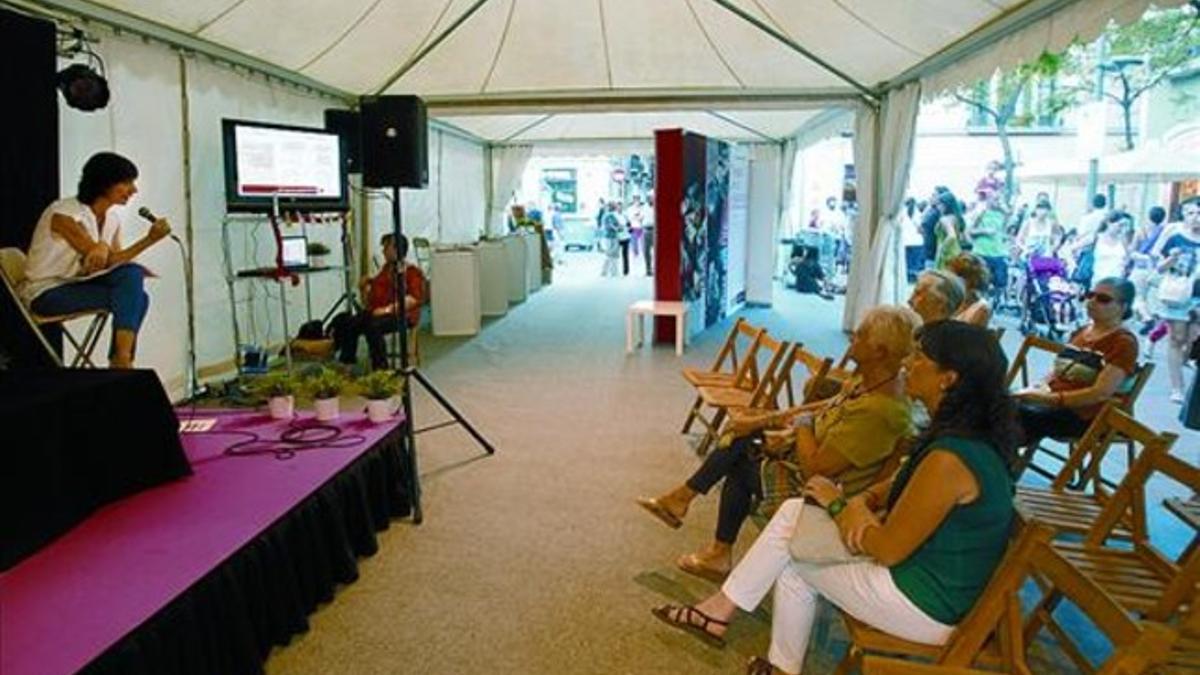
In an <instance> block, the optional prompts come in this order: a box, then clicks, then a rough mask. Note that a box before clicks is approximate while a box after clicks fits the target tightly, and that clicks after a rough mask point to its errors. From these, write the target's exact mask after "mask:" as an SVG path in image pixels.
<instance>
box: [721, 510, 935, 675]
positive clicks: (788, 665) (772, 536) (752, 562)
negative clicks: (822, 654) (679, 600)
mask: <svg viewBox="0 0 1200 675" xmlns="http://www.w3.org/2000/svg"><path fill="white" fill-rule="evenodd" d="M803 508H804V500H803V499H789V500H787V501H786V502H784V503H783V505H782V506H780V507H779V510H778V511H776V512H775V516H774V517H773V518H771V522H770V523H768V524H767V527H766V528H765V529H764V530H763V531H762V533H761V534H759V535H758V539H756V540H755V542H754V545H753V546H751V547H750V550H749V551H748V552H747V553H746V556H745V557H744V558H742V559H741V561H739V562H738V564H737V566H736V567H734V568H733V572H732V573H730V575H729V578H728V579H726V580H725V585H724V586H722V587H721V591H722V592H723V593H724V594H725V596H726V597H728V598H729V599H730V600H732V601H733V603H734V604H735V605H737V606H738V607H741V608H742V609H744V610H746V611H747V612H752V611H754V609H755V608H756V607H758V605H759V603H760V602H762V600H763V598H765V597H766V596H767V591H769V590H771V586H772V585H773V586H774V587H775V606H774V615H773V617H772V619H771V650H770V652H768V654H767V658H768V659H769V660H770V661H771V664H772V665H774V666H775V667H777V668H779V669H781V670H783V671H785V672H788V673H799V672H800V668H801V666H803V665H804V654H805V652H806V651H807V650H808V639H809V635H810V634H811V633H812V626H813V621H814V620H815V618H816V615H817V598H818V597H819V596H825V597H826V598H827V599H828V600H829V601H830V602H832V603H833V604H835V605H837V606H838V607H840V608H841V609H843V610H845V611H846V612H847V613H848V614H850V615H851V616H853V617H854V618H856V619H858V620H859V621H862V622H864V623H866V624H868V625H870V626H873V627H875V628H878V629H879V630H882V631H886V632H887V633H890V634H891V635H895V636H896V637H899V638H903V639H905V640H909V641H911V642H920V643H922V644H930V645H940V644H945V642H946V640H947V639H948V638H949V637H950V633H951V632H953V630H954V626H947V625H946V624H943V623H941V622H938V621H934V620H933V619H931V618H930V617H929V616H928V615H926V614H925V613H924V612H922V611H921V610H920V609H919V608H917V606H916V605H914V604H913V603H912V601H911V600H909V599H908V598H907V597H906V596H905V595H904V594H903V593H901V592H900V589H899V588H897V587H896V584H895V582H894V581H892V575H891V572H889V571H888V568H886V567H884V566H883V565H880V564H878V563H876V562H872V561H855V562H850V563H838V564H823V565H818V564H813V563H804V562H798V561H795V560H792V555H791V552H790V551H789V550H788V542H789V541H790V540H791V538H792V533H793V532H794V531H795V529H796V522H797V520H798V519H799V517H800V511H801V509H803Z"/></svg>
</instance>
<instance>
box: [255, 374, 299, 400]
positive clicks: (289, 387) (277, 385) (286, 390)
mask: <svg viewBox="0 0 1200 675" xmlns="http://www.w3.org/2000/svg"><path fill="white" fill-rule="evenodd" d="M297 388H298V387H297V382H296V378H294V377H292V376H291V375H290V374H288V373H286V372H283V371H279V372H274V373H267V374H265V375H262V376H260V377H259V378H257V379H256V380H255V381H254V384H253V385H251V390H252V391H254V392H255V393H257V394H258V395H259V396H266V397H268V398H274V397H276V396H291V395H292V394H295V393H296V390H297Z"/></svg>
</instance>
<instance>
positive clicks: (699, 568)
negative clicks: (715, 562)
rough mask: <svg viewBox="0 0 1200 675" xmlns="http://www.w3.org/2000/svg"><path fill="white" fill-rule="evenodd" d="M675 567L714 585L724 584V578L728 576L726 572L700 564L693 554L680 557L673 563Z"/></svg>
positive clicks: (697, 557) (698, 558)
mask: <svg viewBox="0 0 1200 675" xmlns="http://www.w3.org/2000/svg"><path fill="white" fill-rule="evenodd" d="M675 566H676V567H678V568H679V569H681V570H683V571H684V572H687V573H688V574H690V575H692V576H694V577H700V578H701V579H705V580H707V581H711V582H713V583H715V584H723V583H725V577H728V576H729V572H728V571H727V570H719V569H716V568H714V567H709V566H708V565H705V564H704V563H702V562H700V556H698V555H696V554H695V553H689V554H687V555H685V556H681V557H680V558H679V560H676V561H675Z"/></svg>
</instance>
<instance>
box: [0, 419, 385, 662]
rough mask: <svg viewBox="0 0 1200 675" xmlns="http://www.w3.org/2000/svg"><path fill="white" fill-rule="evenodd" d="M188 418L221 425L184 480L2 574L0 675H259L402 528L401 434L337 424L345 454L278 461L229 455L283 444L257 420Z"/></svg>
mask: <svg viewBox="0 0 1200 675" xmlns="http://www.w3.org/2000/svg"><path fill="white" fill-rule="evenodd" d="M176 414H177V415H178V416H179V419H180V420H181V421H187V420H188V419H189V418H190V417H191V416H192V412H191V410H190V409H187V408H181V409H178V410H177V411H176ZM194 416H195V418H196V419H197V420H201V419H205V418H209V419H212V418H215V419H216V420H217V422H216V425H215V427H213V429H212V430H211V431H210V432H205V433H187V434H184V435H183V445H184V449H185V451H186V453H187V457H188V460H189V461H190V463H191V465H192V468H193V470H194V475H192V476H190V477H187V478H183V479H180V480H177V481H174V482H172V483H169V484H166V485H162V486H159V487H156V488H152V489H150V490H147V491H144V492H141V493H139V494H136V495H134V496H131V497H127V498H125V499H122V500H120V501H118V502H115V503H112V504H109V505H107V506H105V507H103V508H101V509H99V510H98V511H96V512H95V513H94V514H93V515H92V516H91V517H89V518H88V519H87V520H85V521H83V522H82V523H80V524H79V525H78V526H76V527H75V528H73V529H71V530H70V531H69V532H67V533H66V534H64V535H62V536H61V537H59V538H58V539H56V540H54V541H53V542H51V543H50V544H48V545H47V546H46V547H45V548H43V549H42V550H40V551H38V552H37V553H35V554H34V555H32V556H30V557H28V558H26V559H25V560H23V561H22V562H20V563H19V564H17V565H16V566H15V567H13V568H12V569H10V570H8V571H7V572H4V573H2V574H0V672H2V673H4V674H5V675H34V674H37V675H55V674H58V673H73V672H77V671H80V670H86V671H88V672H153V673H172V672H196V673H217V672H219V673H241V672H259V671H260V670H261V665H262V662H263V660H264V659H265V657H266V654H267V652H268V651H269V650H270V648H271V646H272V645H276V644H285V643H286V642H287V640H288V639H290V637H291V636H292V635H294V634H296V633H298V632H302V631H304V630H305V629H306V628H307V615H308V614H309V613H311V612H312V611H313V609H315V608H316V606H317V604H318V603H320V602H324V601H328V600H329V599H331V598H332V596H333V591H334V588H335V586H336V585H337V584H341V583H348V582H350V581H353V580H354V579H355V578H356V577H357V563H356V558H357V557H359V556H365V555H371V554H373V553H374V552H375V550H376V542H375V532H376V531H379V530H382V529H385V528H387V526H388V522H389V520H390V519H391V518H393V517H399V516H404V515H407V514H408V512H409V500H408V497H407V495H408V480H407V477H406V476H405V467H406V466H408V464H407V462H406V457H405V453H406V448H405V445H404V435H403V433H402V426H401V424H399V423H391V424H383V425H374V424H371V423H369V422H368V421H367V420H366V419H365V415H364V414H363V413H361V412H353V413H343V414H342V416H341V418H340V419H339V420H338V422H336V426H337V427H338V428H339V429H340V431H341V434H342V435H341V439H340V440H339V441H335V442H334V443H340V444H344V447H334V448H330V447H322V448H313V449H306V450H302V451H300V452H297V453H295V455H294V456H291V457H287V458H285V456H277V455H275V454H271V453H265V454H254V455H248V456H228V455H226V454H225V451H226V449H227V448H229V446H231V445H233V444H235V443H237V442H239V441H243V440H248V439H250V437H251V435H257V436H259V437H261V438H267V439H273V438H278V436H279V434H280V433H281V432H283V431H285V430H287V429H288V424H287V423H284V422H276V421H273V420H270V419H269V418H268V417H267V416H266V414H265V412H258V411H213V410H204V409H201V410H198V411H196V412H195V415H194ZM310 421H311V420H310V419H308V415H303V416H301V417H300V418H299V419H298V420H297V421H296V422H293V423H292V424H293V425H295V424H297V423H299V424H304V423H306V422H310ZM243 449H252V448H243ZM97 451H98V452H102V451H103V450H102V449H100V448H97Z"/></svg>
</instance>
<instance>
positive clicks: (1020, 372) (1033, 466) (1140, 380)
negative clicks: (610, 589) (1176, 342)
mask: <svg viewBox="0 0 1200 675" xmlns="http://www.w3.org/2000/svg"><path fill="white" fill-rule="evenodd" d="M1066 348H1067V345H1064V344H1062V343H1060V342H1054V341H1053V340H1047V339H1045V338H1042V337H1039V336H1037V335H1027V336H1025V341H1024V342H1022V343H1021V348H1020V349H1018V350H1017V355H1016V357H1015V358H1014V359H1013V361H1012V366H1011V367H1009V369H1008V386H1009V388H1011V387H1012V385H1013V383H1014V382H1015V381H1016V380H1017V378H1018V377H1020V380H1021V386H1022V387H1028V386H1029V383H1030V381H1031V379H1030V376H1029V361H1028V358H1029V353H1030V351H1041V352H1045V353H1048V354H1051V355H1054V356H1057V355H1058V353H1059V352H1061V351H1062V350H1064V349H1066ZM1153 373H1154V364H1152V363H1144V364H1141V365H1139V366H1138V367H1137V369H1136V370H1134V372H1133V374H1131V375H1130V376H1129V377H1127V378H1125V381H1124V382H1122V383H1121V387H1120V388H1119V389H1118V390H1117V393H1116V394H1115V395H1114V397H1113V401H1114V402H1115V403H1116V405H1117V406H1118V407H1119V408H1121V410H1123V411H1125V412H1127V413H1129V415H1131V416H1132V415H1133V410H1134V405H1135V404H1136V403H1137V399H1138V397H1139V396H1141V395H1142V390H1143V389H1145V388H1146V383H1148V382H1149V381H1150V375H1151V374H1153ZM1053 440H1056V441H1058V442H1060V443H1065V444H1066V445H1067V454H1065V455H1064V454H1062V453H1060V452H1058V451H1056V450H1054V449H1052V448H1047V447H1045V446H1043V445H1041V444H1040V443H1039V444H1038V445H1031V446H1029V447H1028V448H1026V449H1025V452H1024V453H1023V454H1022V458H1021V462H1022V467H1021V470H1022V472H1023V471H1025V470H1026V469H1028V470H1030V471H1033V472H1034V473H1037V474H1040V475H1042V476H1045V477H1046V478H1049V479H1051V480H1054V479H1055V478H1056V477H1057V473H1056V472H1055V471H1053V470H1051V469H1049V468H1047V467H1044V466H1042V465H1040V464H1038V463H1037V461H1036V459H1037V454H1038V453H1042V454H1045V455H1048V456H1049V457H1051V458H1053V459H1054V460H1056V461H1058V462H1061V463H1062V464H1064V465H1065V464H1066V463H1067V462H1068V461H1069V458H1070V456H1071V454H1072V453H1073V451H1074V444H1075V443H1076V441H1078V440H1079V439H1075V438H1055V439H1053ZM1121 442H1123V443H1124V444H1125V461H1126V466H1127V467H1128V466H1131V465H1132V464H1133V462H1134V459H1135V457H1136V450H1137V449H1136V447H1135V445H1134V443H1133V442H1132V441H1130V440H1129V439H1121ZM1100 480H1104V481H1106V482H1107V485H1108V486H1109V487H1116V482H1115V481H1112V480H1109V479H1107V478H1104V477H1103V476H1101V478H1100ZM1082 481H1083V476H1082V475H1079V476H1077V478H1076V479H1075V480H1074V481H1072V485H1073V486H1074V487H1079V486H1080V485H1081V484H1082Z"/></svg>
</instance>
